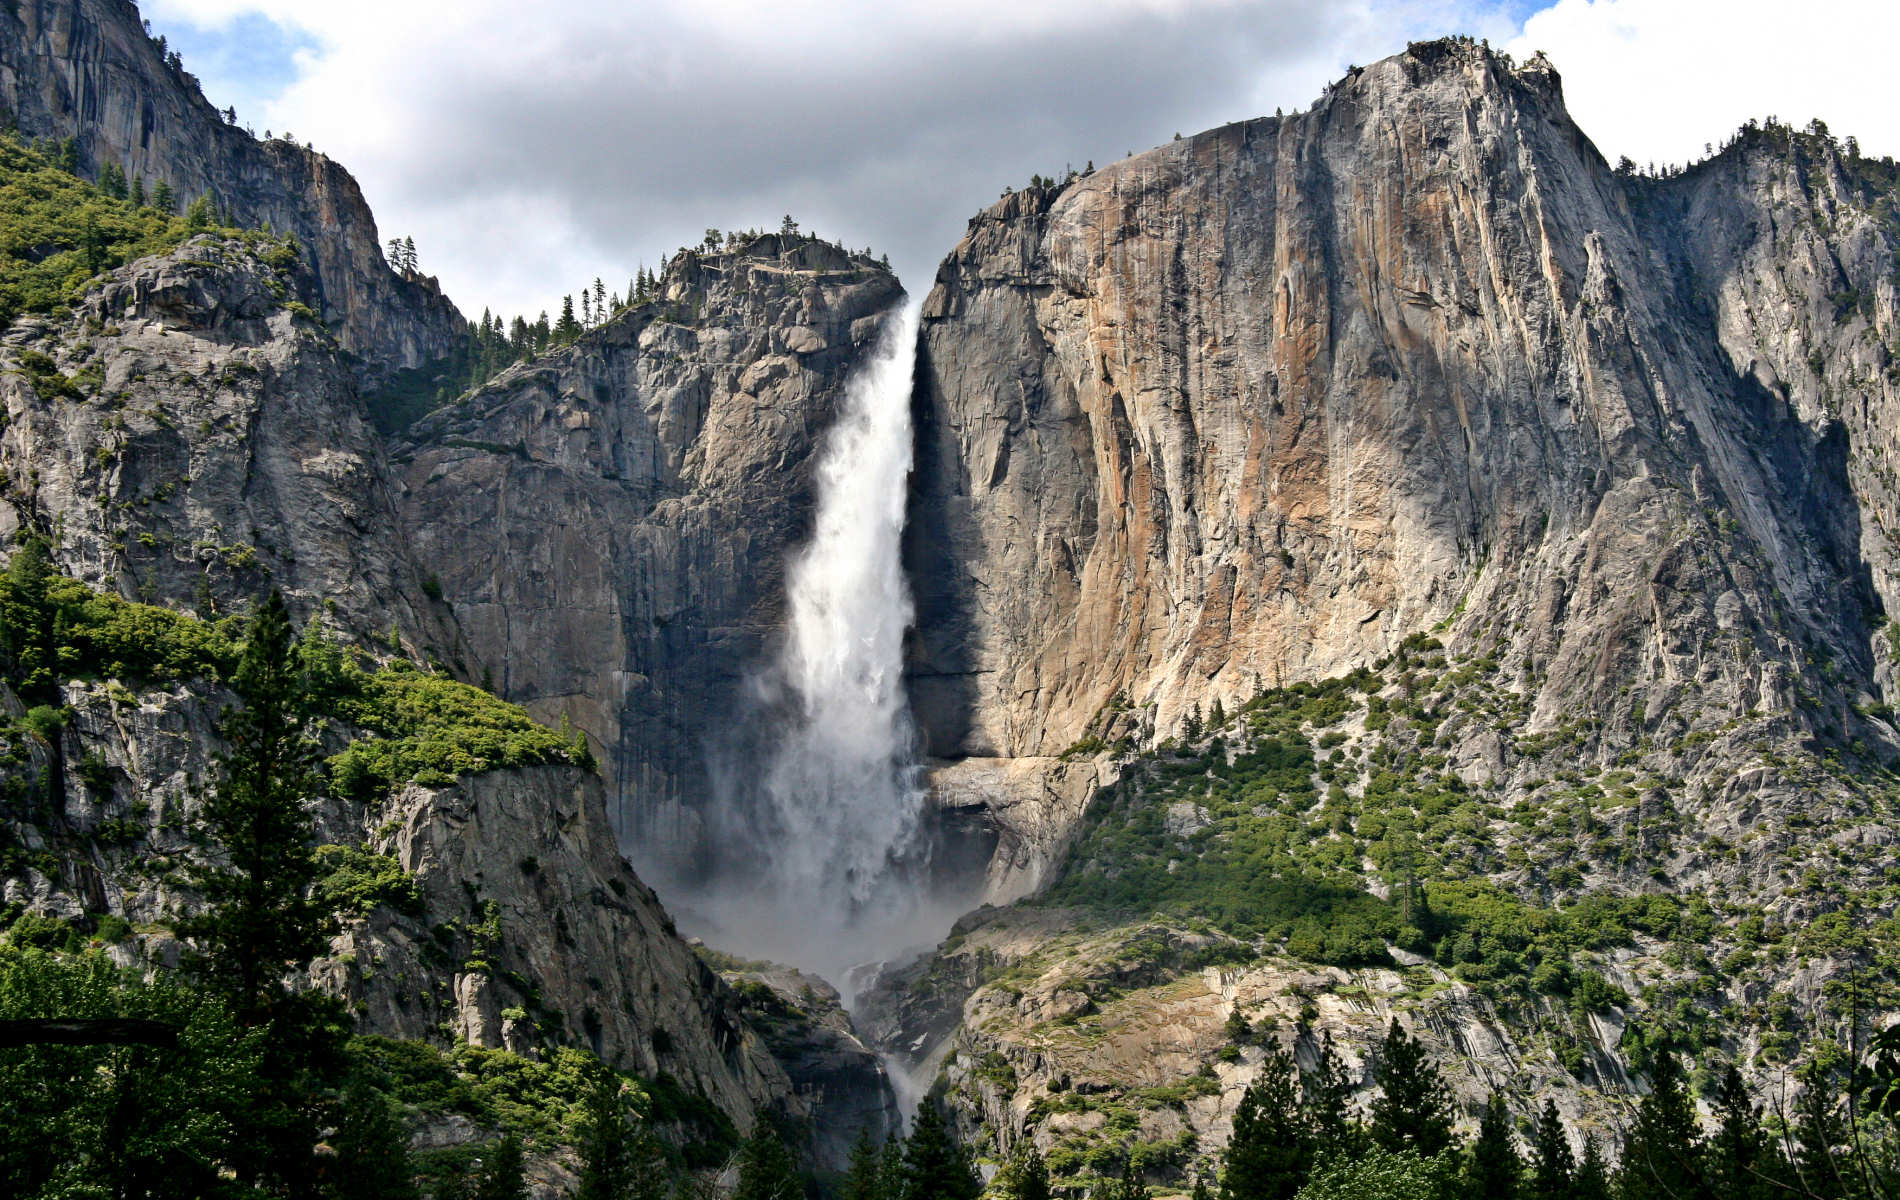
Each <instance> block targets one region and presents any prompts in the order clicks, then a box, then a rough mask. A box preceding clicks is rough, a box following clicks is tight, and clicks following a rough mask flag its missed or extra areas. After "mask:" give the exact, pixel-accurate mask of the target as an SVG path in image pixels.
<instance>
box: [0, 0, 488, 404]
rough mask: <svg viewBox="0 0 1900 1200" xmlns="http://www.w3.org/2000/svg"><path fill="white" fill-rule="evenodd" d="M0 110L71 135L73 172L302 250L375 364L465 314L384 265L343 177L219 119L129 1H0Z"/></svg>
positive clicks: (376, 367)
mask: <svg viewBox="0 0 1900 1200" xmlns="http://www.w3.org/2000/svg"><path fill="white" fill-rule="evenodd" d="M0 108H4V109H5V111H6V113H7V115H8V117H9V118H10V119H11V120H12V121H13V122H15V123H16V124H17V125H18V127H19V129H20V132H21V133H22V135H24V136H26V137H29V138H35V137H47V138H54V139H65V138H73V139H74V140H75V142H76V144H77V149H78V153H79V161H80V164H81V168H82V170H84V171H85V173H87V174H88V175H96V174H97V172H98V171H99V170H100V169H101V168H103V167H104V166H105V165H106V164H108V163H112V164H116V165H117V166H119V167H120V168H122V169H123V170H124V171H125V173H126V176H127V178H132V177H135V176H142V177H143V178H144V180H145V182H146V186H147V187H148V188H150V187H153V186H156V185H157V184H158V183H159V182H160V181H164V182H166V183H169V184H170V185H171V187H172V190H173V191H174V192H175V193H177V195H178V197H179V203H180V204H181V205H182V204H184V203H186V202H188V201H190V200H192V199H195V198H196V197H198V196H201V195H207V194H208V195H210V196H211V197H212V198H213V199H214V200H215V201H216V202H217V203H218V205H219V206H220V207H222V208H223V209H224V210H225V211H226V212H228V213H229V214H231V217H232V219H234V220H236V221H237V222H239V223H240V224H244V225H249V226H263V225H266V224H268V225H270V226H271V227H272V228H274V229H277V230H279V231H284V232H289V233H292V234H295V235H296V237H297V238H298V240H299V241H301V242H302V243H303V244H304V245H305V246H307V247H309V248H310V251H311V255H312V265H313V268H314V272H315V275H316V279H317V285H318V295H319V296H320V297H321V301H322V308H321V311H322V313H323V318H324V320H325V321H326V322H328V323H330V324H331V325H333V326H334V327H335V328H336V330H337V335H338V337H339V339H340V340H341V341H342V343H343V346H344V348H345V349H347V350H349V351H351V352H352V353H353V354H355V355H357V356H359V357H360V358H361V359H362V360H363V361H364V363H365V365H366V366H367V367H368V369H369V370H370V371H371V372H372V373H380V372H382V371H386V370H390V369H394V368H398V367H412V366H416V365H419V364H421V363H424V362H428V361H431V360H433V359H436V358H440V357H442V356H443V355H444V354H446V353H447V352H448V351H449V349H450V348H451V347H452V346H453V345H455V344H456V339H457V338H459V337H460V336H461V335H462V332H463V330H464V323H463V321H462V317H461V315H460V314H459V313H458V312H457V311H456V309H455V306H454V305H453V304H451V303H450V302H449V300H448V298H447V297H445V296H444V295H443V294H442V292H441V290H440V289H439V288H438V287H437V286H436V283H435V281H434V280H433V279H425V278H422V277H420V276H414V275H398V274H396V273H395V272H392V271H391V270H390V269H389V267H388V266H387V265H386V264H385V263H384V261H383V255H382V250H381V248H380V243H379V242H378V241H377V236H376V221H375V218H374V217H372V216H371V214H370V211H369V206H368V205H367V204H365V203H364V201H363V195H362V192H361V191H360V190H359V189H358V188H357V186H356V180H355V179H353V178H351V176H350V173H349V172H348V171H345V170H344V169H343V168H342V167H341V166H338V165H337V164H336V163H334V162H332V161H331V160H330V159H328V158H326V157H324V156H323V155H321V154H318V153H316V152H314V151H312V150H309V149H306V148H304V147H301V146H299V145H297V144H296V143H295V142H292V141H288V140H285V139H277V140H273V141H268V142H260V141H258V140H256V139H255V138H253V137H252V136H251V135H250V134H248V133H246V132H244V130H242V129H240V128H239V127H237V126H236V125H232V124H227V123H226V122H225V120H224V118H223V117H222V116H221V115H220V114H219V113H218V112H217V110H216V109H214V108H212V107H211V105H210V103H209V102H208V101H207V100H206V99H205V98H204V95H203V94H202V93H201V92H200V91H199V90H198V84H197V80H196V79H195V78H193V77H192V76H190V75H189V74H187V73H185V71H184V70H183V69H182V68H179V67H175V66H173V65H171V64H169V63H167V61H166V59H165V56H164V54H163V53H162V52H161V51H160V50H159V48H158V46H157V44H156V43H155V42H153V40H152V39H151V38H149V37H148V36H146V34H145V32H144V29H143V27H142V26H141V24H140V19H139V14H138V9H137V8H136V7H135V6H134V5H133V4H131V3H130V2H129V0H25V2H24V3H21V4H17V5H8V6H6V8H5V9H0Z"/></svg>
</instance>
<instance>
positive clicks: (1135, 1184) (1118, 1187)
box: [1101, 1154, 1154, 1200]
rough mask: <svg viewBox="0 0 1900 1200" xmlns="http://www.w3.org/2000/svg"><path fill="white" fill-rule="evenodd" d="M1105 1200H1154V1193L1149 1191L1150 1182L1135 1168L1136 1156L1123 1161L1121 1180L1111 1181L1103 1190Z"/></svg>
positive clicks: (1130, 1156)
mask: <svg viewBox="0 0 1900 1200" xmlns="http://www.w3.org/2000/svg"><path fill="white" fill-rule="evenodd" d="M1101 1192H1102V1194H1103V1200H1153V1195H1154V1193H1152V1192H1150V1191H1149V1190H1148V1181H1147V1180H1146V1179H1143V1178H1142V1176H1141V1171H1140V1170H1139V1169H1138V1168H1136V1166H1135V1156H1134V1155H1132V1154H1130V1155H1129V1156H1128V1157H1127V1158H1124V1159H1123V1160H1122V1173H1121V1178H1119V1179H1116V1180H1113V1181H1111V1182H1110V1183H1108V1184H1106V1185H1104V1186H1103V1187H1102V1188H1101Z"/></svg>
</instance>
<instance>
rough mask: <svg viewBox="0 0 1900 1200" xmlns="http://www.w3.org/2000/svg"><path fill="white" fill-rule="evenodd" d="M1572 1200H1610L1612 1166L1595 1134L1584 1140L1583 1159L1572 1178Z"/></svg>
mask: <svg viewBox="0 0 1900 1200" xmlns="http://www.w3.org/2000/svg"><path fill="white" fill-rule="evenodd" d="M1570 1200H1610V1166H1609V1164H1608V1163H1606V1162H1604V1161H1603V1149H1602V1147H1600V1146H1598V1145H1597V1139H1596V1135H1595V1134H1590V1135H1588V1136H1586V1137H1585V1138H1584V1139H1583V1158H1582V1159H1581V1160H1579V1161H1578V1163H1577V1170H1576V1172H1575V1174H1573V1175H1571V1177H1570Z"/></svg>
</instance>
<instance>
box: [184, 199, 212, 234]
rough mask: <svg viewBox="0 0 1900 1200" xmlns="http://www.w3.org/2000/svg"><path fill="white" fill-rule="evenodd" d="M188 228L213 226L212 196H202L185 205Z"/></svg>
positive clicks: (195, 228)
mask: <svg viewBox="0 0 1900 1200" xmlns="http://www.w3.org/2000/svg"><path fill="white" fill-rule="evenodd" d="M185 228H186V229H193V230H197V229H209V228H211V197H210V196H200V197H198V198H197V199H196V200H193V201H192V202H191V203H190V204H188V205H186V206H185Z"/></svg>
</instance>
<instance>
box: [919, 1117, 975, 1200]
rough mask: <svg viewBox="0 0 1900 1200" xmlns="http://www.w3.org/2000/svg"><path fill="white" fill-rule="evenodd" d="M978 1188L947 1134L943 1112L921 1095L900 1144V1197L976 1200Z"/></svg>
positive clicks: (965, 1160) (964, 1158)
mask: <svg viewBox="0 0 1900 1200" xmlns="http://www.w3.org/2000/svg"><path fill="white" fill-rule="evenodd" d="M982 1191H983V1183H982V1181H981V1180H980V1179H978V1178H977V1176H976V1172H975V1170H973V1169H972V1168H971V1166H970V1160H969V1157H968V1156H967V1155H966V1154H964V1152H963V1147H962V1146H959V1145H958V1144H957V1140H956V1138H955V1137H953V1136H952V1135H951V1133H950V1126H949V1125H948V1124H947V1123H946V1122H945V1121H944V1119H943V1113H941V1112H939V1111H938V1109H937V1105H936V1104H935V1102H933V1101H932V1100H931V1099H930V1097H928V1096H926V1097H924V1098H923V1100H921V1101H919V1102H918V1105H917V1119H916V1120H915V1121H914V1122H913V1123H912V1125H911V1134H910V1140H909V1141H908V1142H906V1143H905V1145H904V1187H903V1191H902V1192H901V1193H900V1200H976V1197H977V1196H978V1195H980V1194H981V1193H982Z"/></svg>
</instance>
